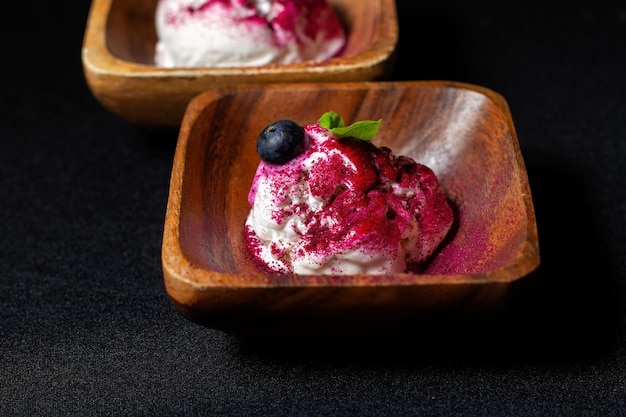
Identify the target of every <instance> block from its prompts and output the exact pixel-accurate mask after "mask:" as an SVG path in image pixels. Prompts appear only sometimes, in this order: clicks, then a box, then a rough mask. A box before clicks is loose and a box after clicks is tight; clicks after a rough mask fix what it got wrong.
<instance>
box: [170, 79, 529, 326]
mask: <svg viewBox="0 0 626 417" xmlns="http://www.w3.org/2000/svg"><path fill="white" fill-rule="evenodd" d="M328 110H333V111H336V112H337V113H339V114H340V115H342V116H343V118H344V119H345V121H346V123H352V122H354V121H357V120H362V119H379V118H382V120H383V123H382V126H381V130H380V132H379V134H378V135H377V137H376V138H375V139H374V143H375V144H376V145H378V146H381V145H386V146H389V147H390V148H391V149H392V150H394V152H395V153H396V154H402V155H407V156H410V157H412V158H414V159H415V160H416V161H418V162H422V163H424V164H426V165H427V166H429V167H431V168H432V169H433V170H434V171H435V174H436V175H437V177H438V178H439V180H440V182H441V184H442V186H443V189H444V191H445V192H446V194H447V196H448V198H449V200H450V201H451V203H452V204H453V206H454V208H455V211H456V217H457V219H456V224H455V226H454V230H453V232H452V235H451V236H450V239H449V240H448V241H447V242H446V243H445V245H444V246H443V247H442V249H441V251H440V252H439V253H438V254H437V256H436V257H435V258H434V259H433V260H432V261H431V262H430V264H429V265H428V266H427V268H426V273H425V274H419V275H417V274H396V275H347V276H320V275H264V274H261V273H259V272H258V271H257V270H256V269H255V267H254V265H253V264H252V262H251V261H250V259H249V258H248V255H247V252H246V248H245V241H244V234H243V227H244V222H245V219H246V216H247V214H248V212H249V210H250V206H249V205H248V202H247V195H248V190H249V187H250V185H251V183H252V178H253V176H254V173H255V170H256V167H257V165H258V163H259V160H260V159H259V157H258V155H257V153H256V138H257V136H258V134H259V132H260V131H261V129H262V128H263V127H264V126H266V125H267V124H268V123H271V122H273V121H275V120H278V119H282V118H288V119H292V120H295V121H297V122H298V123H300V124H308V123H313V122H316V121H317V120H318V118H319V117H320V116H321V115H322V114H323V113H324V112H326V111H328ZM162 265H163V273H164V280H165V287H166V290H167V293H168V294H169V297H170V298H171V300H172V301H173V303H174V305H175V306H176V308H177V309H178V310H179V311H180V312H181V313H182V314H183V315H185V316H186V317H188V318H189V319H190V320H193V321H195V322H198V323H202V324H204V325H207V326H210V327H213V328H217V329H221V330H224V331H227V332H233V333H239V334H248V335H250V334H257V335H258V334H271V333H280V332H282V333H285V334H287V333H290V334H295V333H306V334H351V333H356V332H361V331H368V332H369V331H375V330H376V329H380V328H389V327H390V326H393V325H395V324H400V323H402V322H405V321H407V320H420V319H423V318H427V317H431V316H437V315H439V314H448V313H450V312H452V313H453V314H457V315H458V314H460V315H462V314H471V313H474V312H480V313H481V314H482V313H483V312H487V313H489V314H490V313H492V312H497V311H499V310H500V308H501V307H502V306H503V305H505V304H506V300H507V292H508V290H509V287H510V285H511V284H512V283H513V282H515V281H517V280H519V279H520V278H522V277H524V276H526V275H528V274H529V273H530V272H532V271H533V270H534V269H536V268H537V266H538V265H539V243H538V235H537V227H536V222H535V215H534V207H533V202H532V198H531V193H530V189H529V184H528V178H527V173H526V170H525V166H524V161H523V158H522V155H521V152H520V148H519V144H518V140H517V136H516V132H515V128H514V125H513V121H512V119H511V114H510V112H509V108H508V105H507V103H506V102H505V100H504V99H503V98H502V97H501V96H500V95H498V94H497V93H494V92H493V91H491V90H488V89H486V88H482V87H478V86H472V85H467V84H459V83H452V82H434V81H433V82H418V81H406V82H360V83H331V84H322V85H320V84H281V85H266V86H240V87H235V88H225V89H214V90H211V91H208V92H205V93H203V94H201V95H199V96H197V97H196V98H194V99H193V100H192V101H191V103H190V105H189V107H188V109H187V112H186V114H185V117H184V119H183V123H182V126H181V130H180V135H179V138H178V144H177V149H176V153H175V158H174V163H173V169H172V176H171V184H170V194H169V201H168V206H167V215H166V219H165V229H164V236H163V247H162Z"/></svg>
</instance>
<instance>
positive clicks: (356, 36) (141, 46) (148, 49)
mask: <svg viewBox="0 0 626 417" xmlns="http://www.w3.org/2000/svg"><path fill="white" fill-rule="evenodd" d="M156 3H157V0H134V1H128V0H111V7H110V11H109V15H108V19H107V22H106V33H105V42H106V45H107V48H108V49H109V51H110V53H111V54H112V55H113V56H114V57H116V58H118V59H121V60H123V61H128V62H132V63H137V64H144V65H154V58H153V56H154V48H155V44H156V41H157V35H156V31H155V25H154V13H155V9H156ZM329 3H330V4H331V5H332V6H333V7H334V8H335V10H336V11H337V13H338V14H339V17H340V18H341V19H342V21H343V22H344V25H345V28H346V30H347V33H348V42H347V45H346V48H345V49H344V51H343V52H342V54H341V57H343V58H347V57H352V56H355V55H358V54H360V53H362V52H364V51H367V50H370V49H371V48H372V47H373V46H374V44H375V43H376V42H379V41H381V39H380V37H381V33H380V31H379V30H378V29H379V25H380V19H381V18H382V16H383V13H389V12H388V10H389V9H388V8H389V7H395V3H394V1H393V0H359V1H352V0H329ZM385 10H387V12H385Z"/></svg>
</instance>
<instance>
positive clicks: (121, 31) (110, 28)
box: [82, 0, 398, 129]
mask: <svg viewBox="0 0 626 417" xmlns="http://www.w3.org/2000/svg"><path fill="white" fill-rule="evenodd" d="M329 2H330V3H331V5H332V6H333V7H334V8H335V9H336V10H337V12H338V14H339V15H340V17H341V19H342V20H343V22H344V23H345V26H346V29H347V33H348V41H347V45H346V48H345V50H344V51H343V52H342V54H341V56H339V57H336V58H333V59H330V60H328V61H326V62H323V63H312V62H305V63H300V64H293V65H266V66H260V67H235V68H192V69H183V68H180V69H164V68H158V67H156V66H155V65H154V60H153V54H154V48H155V44H156V39H157V37H156V32H155V28H154V13H155V8H156V0H134V1H127V0H93V1H92V3H91V9H90V12H89V17H88V20H87V26H86V30H85V36H84V39H83V48H82V62H83V72H84V74H85V78H86V81H87V84H88V86H89V88H90V89H91V91H92V92H93V94H94V96H95V97H96V98H97V99H98V100H99V101H100V102H101V103H102V105H103V106H104V107H105V108H107V109H108V110H109V111H111V112H112V113H114V114H116V115H118V116H119V117H121V118H123V119H125V120H127V121H129V122H131V123H133V124H138V125H141V126H143V127H147V128H154V129H161V128H175V129H178V127H179V126H180V123H181V120H182V117H183V114H184V112H185V107H186V106H187V104H188V102H189V100H190V99H191V98H193V97H194V96H196V95H197V94H199V93H201V92H203V91H205V90H208V89H211V88H216V87H224V86H234V85H239V84H258V83H283V82H294V83H299V82H339V81H370V80H382V79H384V78H386V77H387V76H388V75H389V74H390V72H391V70H392V68H393V64H394V61H395V50H396V46H397V42H398V19H397V14H396V5H395V0H358V1H354V0H329Z"/></svg>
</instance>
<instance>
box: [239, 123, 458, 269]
mask: <svg viewBox="0 0 626 417" xmlns="http://www.w3.org/2000/svg"><path fill="white" fill-rule="evenodd" d="M266 129H267V128H266ZM303 130H304V138H303V140H304V142H305V146H304V150H303V151H302V153H301V154H299V155H297V156H295V157H294V158H293V159H291V160H289V161H288V162H285V163H281V164H275V163H268V162H266V161H264V160H262V161H261V162H260V164H259V166H258V168H257V171H256V174H255V176H254V179H253V182H252V186H251V188H250V192H249V195H248V201H249V203H250V205H251V206H252V208H251V210H250V213H249V215H248V218H247V220H246V224H245V232H246V243H247V246H248V249H249V252H250V254H251V256H252V258H253V260H254V261H255V263H256V264H257V265H258V266H259V269H260V270H262V271H264V272H268V273H273V272H276V273H291V272H293V273H297V274H333V275H339V274H388V273H398V272H418V269H419V265H420V264H422V263H423V262H425V261H426V260H427V259H428V258H429V257H431V255H432V254H433V253H434V252H435V250H436V249H437V247H438V246H439V245H440V244H441V242H442V241H443V240H444V238H445V236H446V235H447V233H448V232H449V230H450V228H451V225H452V223H453V220H454V218H453V213H452V209H451V207H450V205H449V203H448V200H447V198H446V196H445V194H444V193H443V191H442V189H441V187H440V184H439V182H438V180H437V178H436V176H435V174H434V172H433V171H432V170H431V169H430V168H428V167H427V166H425V165H422V164H419V163H417V162H415V161H414V160H413V159H411V158H408V157H404V156H396V155H394V154H393V152H392V151H391V150H390V149H389V148H387V147H377V146H375V145H374V144H372V143H371V142H368V141H363V140H359V139H356V138H353V137H344V138H341V139H337V138H336V137H334V136H333V135H332V134H331V133H330V131H329V130H328V129H327V128H325V127H322V126H320V124H319V123H315V124H310V125H307V126H303Z"/></svg>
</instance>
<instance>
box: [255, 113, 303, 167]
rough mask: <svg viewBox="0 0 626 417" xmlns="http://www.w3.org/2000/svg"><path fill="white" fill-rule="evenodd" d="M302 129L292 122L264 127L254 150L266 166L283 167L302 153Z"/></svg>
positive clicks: (284, 121)
mask: <svg viewBox="0 0 626 417" xmlns="http://www.w3.org/2000/svg"><path fill="white" fill-rule="evenodd" d="M305 146H306V140H305V134H304V129H303V128H302V126H300V125H299V124H298V123H296V122H294V121H292V120H279V121H277V122H274V123H270V124H269V125H267V126H265V127H264V128H263V130H262V131H261V133H260V134H259V137H258V138H257V141H256V150H257V152H258V153H259V156H261V159H262V160H264V161H265V162H267V163H268V164H274V165H283V164H285V163H287V162H289V161H291V160H292V159H293V158H295V157H296V156H298V155H300V154H301V153H302V152H304V148H305Z"/></svg>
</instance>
